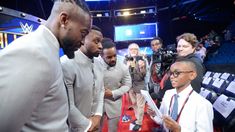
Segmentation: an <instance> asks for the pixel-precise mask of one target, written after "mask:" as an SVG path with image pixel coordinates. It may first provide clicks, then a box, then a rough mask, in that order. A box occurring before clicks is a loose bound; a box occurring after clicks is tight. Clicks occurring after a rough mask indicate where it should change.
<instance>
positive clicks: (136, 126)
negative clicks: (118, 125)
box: [132, 124, 141, 131]
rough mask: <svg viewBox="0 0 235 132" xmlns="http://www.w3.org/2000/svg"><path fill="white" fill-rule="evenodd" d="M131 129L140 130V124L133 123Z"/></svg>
mask: <svg viewBox="0 0 235 132" xmlns="http://www.w3.org/2000/svg"><path fill="white" fill-rule="evenodd" d="M132 130H133V131H140V130H141V125H139V124H135V126H134V127H133V129H132Z"/></svg>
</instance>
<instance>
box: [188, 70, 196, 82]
mask: <svg viewBox="0 0 235 132" xmlns="http://www.w3.org/2000/svg"><path fill="white" fill-rule="evenodd" d="M196 77H197V73H196V71H192V72H191V73H190V77H189V78H190V80H191V81H192V80H193V79H195V78H196Z"/></svg>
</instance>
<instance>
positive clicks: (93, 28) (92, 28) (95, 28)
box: [91, 25, 102, 32]
mask: <svg viewBox="0 0 235 132" xmlns="http://www.w3.org/2000/svg"><path fill="white" fill-rule="evenodd" d="M91 30H96V31H99V32H102V30H101V29H100V28H99V27H97V26H96V25H92V27H91Z"/></svg>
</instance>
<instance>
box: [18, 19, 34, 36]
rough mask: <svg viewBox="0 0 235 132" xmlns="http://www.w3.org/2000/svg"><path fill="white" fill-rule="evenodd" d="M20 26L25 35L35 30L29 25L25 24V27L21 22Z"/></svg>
mask: <svg viewBox="0 0 235 132" xmlns="http://www.w3.org/2000/svg"><path fill="white" fill-rule="evenodd" d="M20 26H21V28H22V30H23V33H25V34H27V33H30V32H32V30H33V25H30V26H29V25H28V23H25V25H24V24H23V23H22V22H20Z"/></svg>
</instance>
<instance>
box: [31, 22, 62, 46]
mask: <svg viewBox="0 0 235 132" xmlns="http://www.w3.org/2000/svg"><path fill="white" fill-rule="evenodd" d="M36 31H37V30H36ZM38 32H42V34H43V35H44V36H43V37H44V38H45V39H47V40H48V41H49V42H50V43H51V44H52V45H54V46H55V48H56V49H57V50H59V48H60V44H59V41H58V40H57V38H56V37H55V35H54V34H53V33H52V32H51V30H50V29H48V28H47V27H46V26H45V25H40V26H39V27H38Z"/></svg>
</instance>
